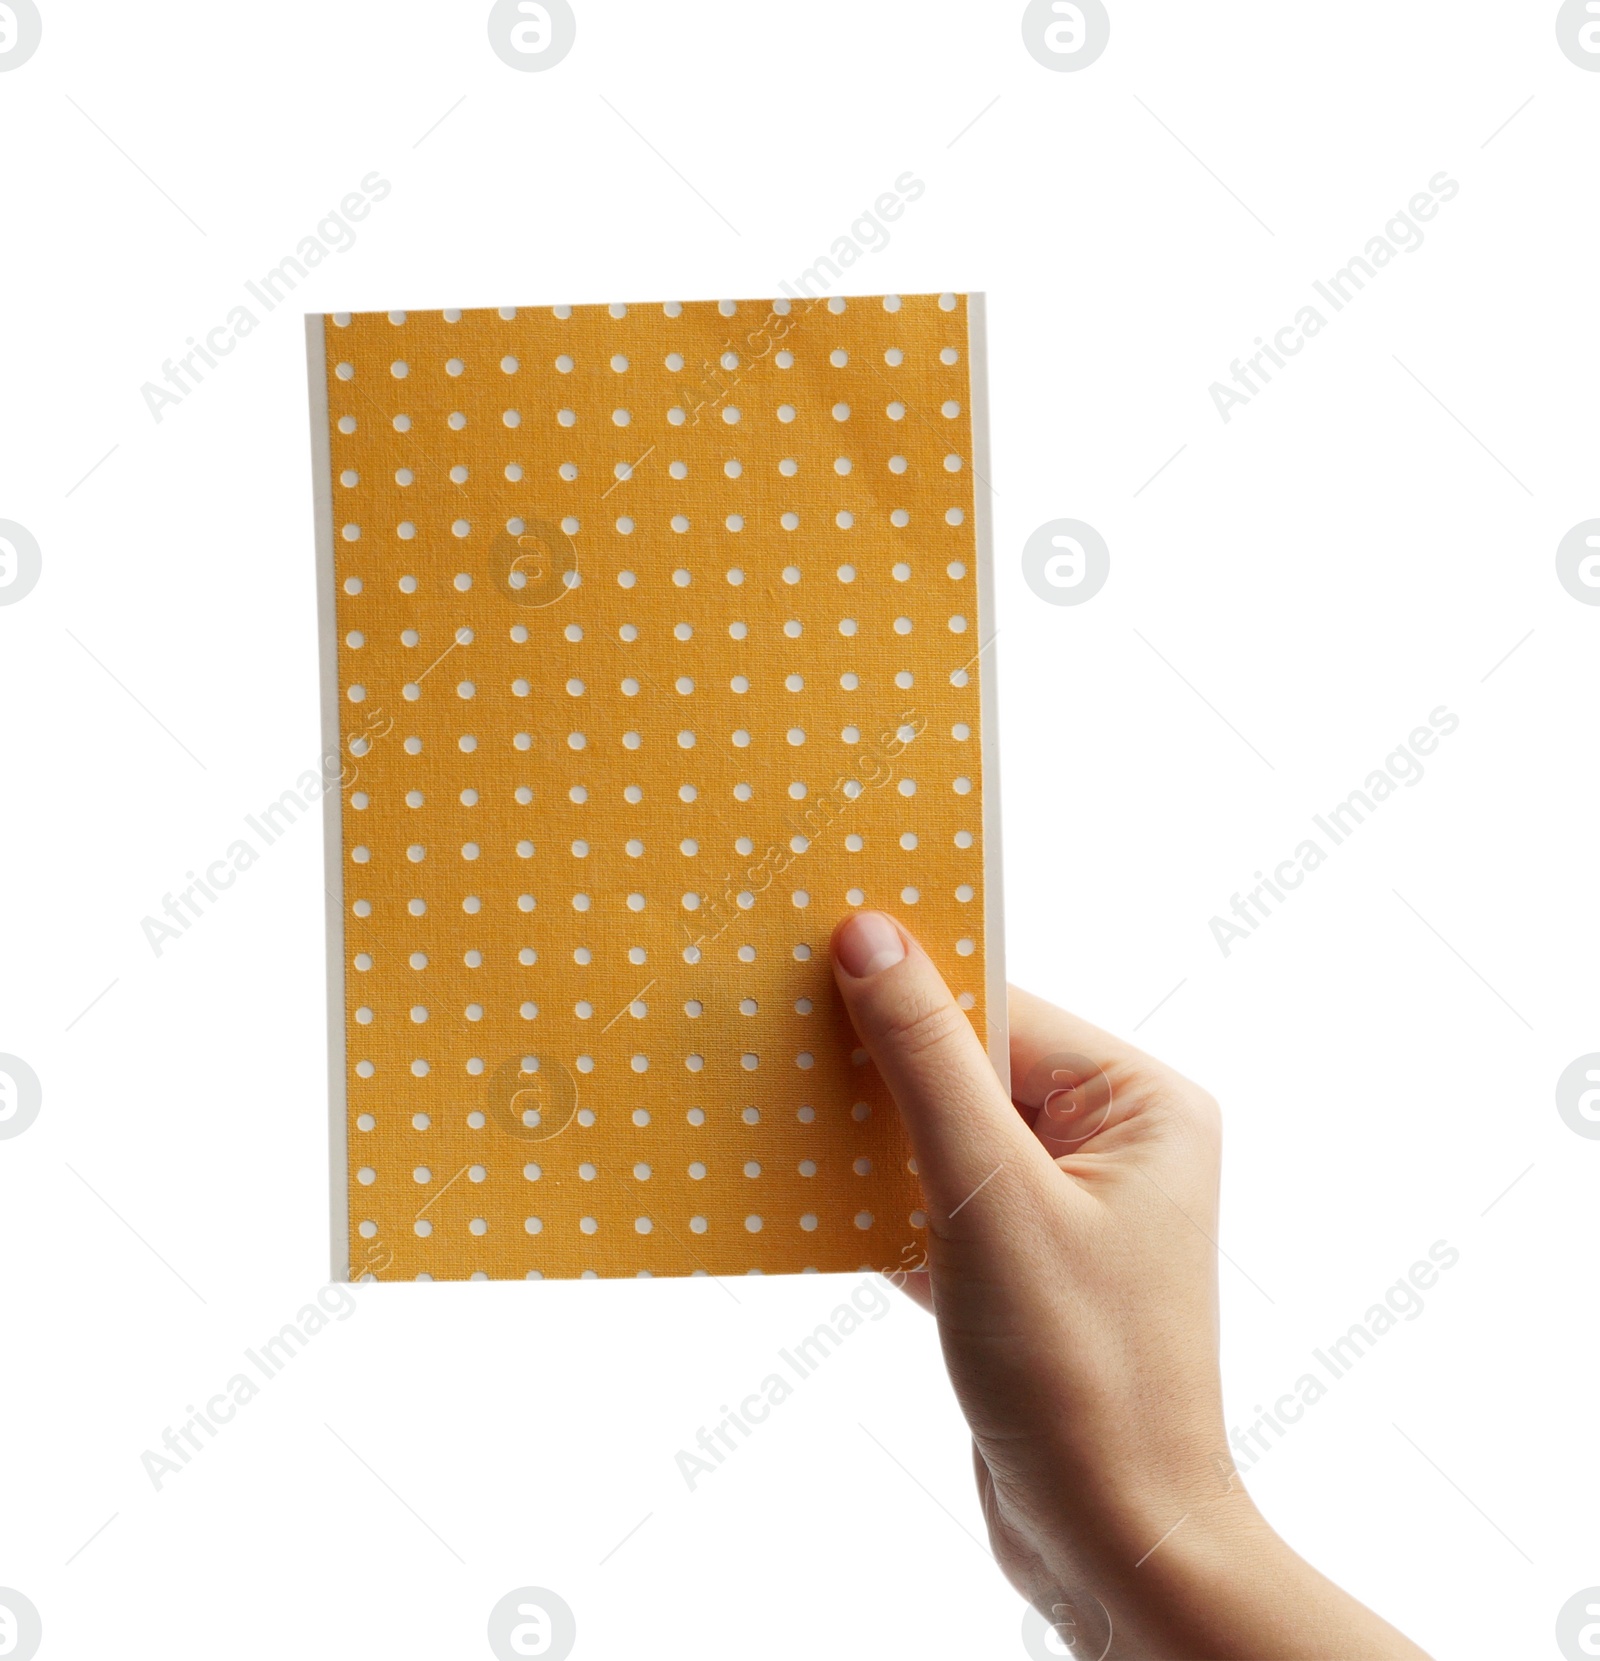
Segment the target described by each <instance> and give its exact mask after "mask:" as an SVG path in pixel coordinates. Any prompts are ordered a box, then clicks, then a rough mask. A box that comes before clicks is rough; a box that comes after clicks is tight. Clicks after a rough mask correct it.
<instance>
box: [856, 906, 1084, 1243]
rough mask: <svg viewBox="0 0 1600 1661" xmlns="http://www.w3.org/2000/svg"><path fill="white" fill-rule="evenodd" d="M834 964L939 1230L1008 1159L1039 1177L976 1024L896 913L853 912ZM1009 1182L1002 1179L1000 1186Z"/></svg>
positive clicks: (1038, 1158)
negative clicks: (890, 1098)
mask: <svg viewBox="0 0 1600 1661" xmlns="http://www.w3.org/2000/svg"><path fill="white" fill-rule="evenodd" d="M832 952H833V972H834V979H835V980H836V982H837V983H838V986H839V992H840V995H841V996H842V998H843V999H844V1004H845V1007H846V1009H848V1011H849V1012H850V1019H851V1020H852V1021H853V1022H854V1024H855V1029H856V1032H857V1033H858V1034H859V1035H860V1038H861V1042H862V1043H863V1044H864V1045H865V1046H866V1049H867V1053H868V1054H869V1055H870V1056H871V1057H872V1060H873V1062H874V1063H875V1064H876V1066H877V1069H878V1072H879V1074H880V1075H881V1076H882V1078H883V1081H884V1083H885V1084H887V1085H888V1087H889V1092H890V1094H891V1095H892V1096H893V1097H894V1099H895V1103H896V1105H897V1106H898V1107H899V1109H900V1114H901V1117H902V1119H903V1120H904V1121H905V1125H906V1129H907V1131H908V1132H909V1134H910V1137H911V1142H912V1146H913V1147H914V1149H915V1150H916V1156H917V1172H918V1175H919V1177H920V1178H921V1181H922V1187H923V1192H924V1194H925V1195H926V1196H927V1200H928V1206H929V1221H930V1224H931V1225H932V1226H933V1227H934V1230H935V1232H936V1233H945V1232H947V1229H946V1227H945V1225H947V1224H949V1223H950V1222H952V1221H953V1220H954V1219H956V1218H957V1217H962V1216H967V1217H969V1220H975V1219H976V1217H977V1216H978V1215H980V1214H981V1213H982V1212H983V1210H984V1209H986V1208H983V1207H979V1208H978V1210H977V1211H975V1212H971V1213H969V1211H968V1207H969V1202H972V1201H974V1200H975V1198H976V1196H977V1195H978V1194H979V1193H980V1191H982V1190H983V1189H985V1188H986V1187H988V1186H989V1185H991V1184H993V1183H994V1182H995V1181H996V1179H997V1177H998V1176H999V1174H1000V1173H1001V1172H1002V1171H1003V1170H1004V1168H1005V1167H1007V1166H1008V1165H1009V1166H1011V1167H1012V1169H1013V1172H1014V1173H1015V1174H1021V1175H1026V1174H1029V1173H1031V1174H1032V1176H1033V1178H1034V1179H1035V1180H1037V1178H1038V1175H1039V1172H1040V1168H1041V1165H1042V1167H1043V1170H1044V1171H1046V1172H1049V1174H1050V1175H1051V1176H1052V1177H1055V1176H1057V1173H1056V1172H1055V1171H1054V1170H1053V1168H1052V1167H1051V1166H1050V1165H1049V1162H1048V1161H1045V1160H1043V1158H1042V1154H1041V1151H1040V1148H1039V1144H1038V1142H1037V1141H1036V1140H1035V1139H1034V1137H1033V1135H1032V1134H1031V1133H1030V1132H1029V1130H1028V1128H1027V1126H1026V1125H1024V1124H1023V1123H1022V1121H1021V1120H1020V1119H1019V1118H1018V1117H1017V1113H1016V1110H1015V1109H1014V1108H1013V1107H1012V1105H1011V1103H1010V1101H1009V1100H1008V1099H1007V1097H1006V1093H1005V1091H1004V1090H1003V1089H1002V1088H1001V1085H1000V1081H999V1079H998V1078H996V1077H995V1073H994V1069H993V1068H992V1067H991V1066H990V1065H989V1058H988V1056H987V1055H985V1054H984V1050H983V1045H982V1044H981V1043H980V1042H979V1040H978V1035H977V1034H976V1033H975V1032H974V1031H973V1029H972V1023H971V1022H970V1021H968V1019H967V1017H966V1015H965V1014H964V1013H963V1012H962V1011H961V1009H960V1008H959V1007H958V1006H957V1004H956V1001H955V999H954V998H952V997H951V995H950V990H949V988H948V987H947V986H946V985H945V983H944V980H943V977H942V976H941V975H940V973H939V971H938V969H937V968H936V967H935V966H934V964H933V962H932V960H931V959H930V958H929V957H928V955H927V953H926V952H924V951H923V950H922V948H921V947H920V946H919V945H918V944H917V942H916V941H915V940H914V939H913V938H912V936H911V935H910V934H909V933H908V932H907V931H906V930H905V929H904V928H902V927H901V926H900V924H898V923H897V922H896V921H895V920H894V919H893V918H892V917H888V916H885V915H884V913H882V912H879V911H865V912H856V913H854V914H853V915H852V916H850V917H848V918H846V919H845V921H844V922H843V923H841V924H840V926H839V927H838V928H837V929H836V930H835V931H834V936H833V942H832ZM1004 1186H1005V1185H1002V1187H1004Z"/></svg>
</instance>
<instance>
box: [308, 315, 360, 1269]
mask: <svg viewBox="0 0 1600 1661" xmlns="http://www.w3.org/2000/svg"><path fill="white" fill-rule="evenodd" d="M326 328H327V325H326V322H325V321H324V319H323V318H321V317H320V316H316V315H314V314H313V315H308V316H307V318H306V374H307V376H308V377H309V379H310V383H311V385H310V391H311V479H312V490H313V493H314V498H315V499H314V502H313V513H314V518H315V523H316V539H317V661H318V664H319V666H320V669H321V680H322V776H323V780H324V789H323V792H322V853H323V890H324V892H325V894H326V895H327V927H326V930H325V933H326V936H327V955H328V1228H329V1233H330V1237H331V1238H330V1261H331V1271H330V1272H331V1275H332V1278H333V1279H334V1280H335V1281H347V1280H349V1278H350V1149H349V1145H348V1143H349V1122H348V1113H347V1102H346V1098H345V1066H346V1060H345V1031H344V829H343V826H342V825H341V823H340V812H341V809H342V808H343V806H344V749H343V745H342V741H341V739H340V735H339V618H338V597H337V586H336V585H337V578H336V575H335V572H334V561H333V454H332V451H331V450H330V448H329V441H328V372H327V347H326V342H325V340H324V335H325V333H326ZM330 774H332V778H333V782H332V783H331V784H329V783H328V782H327V781H328V778H329V775H330Z"/></svg>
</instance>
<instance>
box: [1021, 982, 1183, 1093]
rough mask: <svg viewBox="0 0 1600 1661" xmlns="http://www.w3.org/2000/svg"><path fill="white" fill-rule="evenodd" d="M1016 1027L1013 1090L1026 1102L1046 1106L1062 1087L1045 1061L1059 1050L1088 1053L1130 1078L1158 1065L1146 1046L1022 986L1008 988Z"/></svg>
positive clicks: (1101, 1064)
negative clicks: (1137, 1044) (1049, 1097)
mask: <svg viewBox="0 0 1600 1661" xmlns="http://www.w3.org/2000/svg"><path fill="white" fill-rule="evenodd" d="M1006 990H1007V993H1008V996H1007V999H1006V1009H1007V1014H1008V1016H1009V1021H1010V1029H1011V1094H1012V1097H1013V1098H1014V1099H1015V1100H1016V1101H1017V1103H1018V1104H1019V1105H1021V1106H1024V1107H1029V1108H1038V1107H1041V1106H1043V1104H1044V1099H1045V1097H1046V1096H1047V1095H1048V1094H1049V1093H1050V1092H1051V1090H1052V1089H1054V1088H1056V1087H1057V1081H1055V1080H1053V1079H1052V1078H1051V1076H1050V1075H1051V1072H1052V1071H1053V1069H1051V1068H1049V1067H1046V1066H1044V1065H1043V1064H1044V1063H1045V1062H1046V1061H1047V1060H1048V1059H1049V1058H1050V1057H1052V1056H1054V1055H1058V1054H1067V1055H1080V1056H1084V1057H1087V1059H1088V1060H1089V1061H1090V1062H1092V1063H1093V1064H1094V1065H1095V1066H1097V1067H1100V1068H1102V1069H1104V1070H1105V1071H1106V1072H1107V1073H1111V1074H1120V1075H1122V1076H1124V1077H1126V1076H1130V1075H1132V1074H1133V1073H1136V1072H1138V1071H1141V1070H1143V1069H1145V1068H1152V1067H1155V1066H1157V1065H1158V1063H1156V1062H1155V1061H1154V1060H1153V1059H1152V1058H1151V1057H1150V1056H1148V1055H1146V1054H1145V1053H1144V1051H1143V1050H1141V1049H1138V1048H1137V1047H1136V1046H1135V1045H1132V1044H1129V1043H1127V1042H1125V1041H1124V1040H1123V1039H1121V1038H1118V1037H1116V1036H1115V1035H1114V1034H1112V1033H1109V1032H1105V1031H1103V1030H1102V1029H1101V1028H1100V1027H1097V1026H1095V1025H1094V1024H1093V1023H1092V1022H1089V1021H1085V1020H1083V1019H1082V1018H1081V1017H1079V1016H1077V1015H1074V1014H1072V1013H1071V1012H1070V1011H1068V1010H1065V1009H1058V1008H1057V1007H1056V1006H1055V1005H1054V1004H1052V1003H1046V1002H1045V1000H1044V999H1043V998H1039V997H1035V996H1034V994H1033V993H1032V992H1024V991H1023V990H1022V988H1021V987H1020V986H1012V987H1008V988H1007V989H1006Z"/></svg>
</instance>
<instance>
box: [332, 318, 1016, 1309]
mask: <svg viewBox="0 0 1600 1661" xmlns="http://www.w3.org/2000/svg"><path fill="white" fill-rule="evenodd" d="M307 329H308V343H309V355H310V365H311V388H312V405H313V450H314V455H315V460H316V470H317V478H316V491H317V524H318V545H319V572H320V583H321V606H322V613H321V614H322V630H323V642H322V646H323V678H324V713H325V735H324V736H325V740H326V742H327V745H328V747H329V750H330V753H336V754H337V755H338V757H339V758H340V762H341V764H342V766H343V778H342V789H336V790H334V791H331V792H330V793H329V795H328V797H327V798H326V802H327V814H328V818H327V826H326V838H327V848H328V890H329V969H330V1027H331V1036H330V1050H331V1055H330V1075H331V1083H332V1092H331V1093H332V1112H333V1121H332V1126H331V1142H332V1155H333V1157H332V1165H333V1184H334V1197H333V1210H334V1236H335V1238H334V1266H335V1273H336V1276H338V1277H345V1276H349V1277H350V1278H360V1277H362V1276H365V1275H371V1276H374V1277H376V1278H379V1279H415V1278H422V1279H426V1278H432V1279H461V1278H469V1277H474V1276H476V1277H489V1278H509V1277H515V1278H523V1277H528V1278H540V1277H544V1276H565V1277H572V1276H594V1275H600V1276H611V1275H629V1276H633V1275H663V1274H665V1275H672V1274H679V1275H681V1274H705V1273H710V1274H717V1275H724V1274H747V1273H757V1272H760V1273H785V1272H800V1271H806V1270H813V1271H830V1270H844V1269H858V1268H876V1269H892V1268H894V1267H896V1266H897V1265H902V1264H904V1263H906V1262H907V1261H909V1260H911V1259H912V1258H914V1257H916V1256H918V1255H920V1251H921V1241H922V1239H923V1237H924V1231H925V1228H926V1217H925V1215H924V1213H923V1211H922V1209H921V1205H922V1202H921V1199H920V1195H919V1192H918V1187H917V1182H916V1176H915V1172H914V1170H913V1169H912V1168H911V1162H910V1160H909V1157H908V1149H907V1147H906V1145H905V1141H904V1138H903V1135H902V1132H901V1130H900V1126H899V1123H898V1119H897V1116H896V1113H895V1110H894V1107H893V1104H892V1102H891V1101H890V1100H889V1098H888V1096H887V1093H886V1092H885V1090H884V1089H883V1086H882V1085H881V1083H880V1082H879V1080H878V1079H877V1076H876V1074H875V1072H874V1070H873V1069H872V1067H871V1066H870V1065H869V1064H867V1063H866V1060H865V1057H864V1055H863V1054H862V1053H861V1052H860V1050H859V1049H858V1048H857V1046H856V1043H855V1040H854V1036H853V1034H852V1032H851V1030H850V1026H849V1022H848V1020H847V1018H846V1017H845V1015H844V1013H843V1010H842V1009H841V1008H840V1006H839V1004H838V1000H837V997H836V995H835V992H834V989H833V984H832V979H831V975H830V972H829V968H828V962H827V950H826V948H827V940H828V935H829V933H830V931H831V929H832V928H833V926H834V925H835V924H836V923H837V922H838V920H839V919H840V918H841V917H842V916H843V915H845V914H846V913H847V912H848V911H849V910H850V909H851V908H852V907H856V906H873V907H879V908H881V909H884V910H888V911H891V912H893V913H895V914H896V915H898V916H900V917H901V918H903V919H904V921H905V922H906V924H907V925H908V926H909V927H910V928H912V929H913V930H914V931H915V932H916V934H917V935H918V937H919V939H921V940H922V942H923V943H924V945H925V946H926V947H927V949H928V951H929V952H930V953H931V955H932V956H933V957H934V959H935V961H936V962H938V964H939V966H940V967H941V969H942V970H943V971H944V973H945V975H946V978H947V979H948V981H949V983H950V985H951V987H952V989H953V990H955V991H956V992H957V993H958V995H959V997H960V1001H961V1003H962V1005H963V1007H964V1008H966V1009H967V1010H968V1011H969V1012H970V1014H971V1018H972V1020H973V1021H974V1023H975V1024H976V1025H977V1027H978V1030H979V1031H980V1032H981V1033H983V1034H985V1036H986V1040H987V1042H988V1045H989V1049H990V1053H991V1056H992V1057H993V1058H994V1060H995V1064H996V1066H997V1068H998V1069H999V1070H1000V1071H1001V1073H1002V1076H1004V1068H1005V1027H1004V1013H1005V1010H1004V970H1003V951H1002V945H1001V936H1000V882H999V839H998V818H997V800H998V796H997V778H996V760H995V753H994V745H993V719H994V690H993V658H994V653H993V651H992V649H990V643H991V641H992V637H993V633H994V623H993V615H992V613H993V606H992V598H991V582H992V573H991V569H990V550H989V535H988V509H987V489H986V480H985V477H984V475H986V473H987V455H986V434H985V430H984V428H985V411H984V407H983V397H984V384H983V339H982V305H981V297H976V296H973V297H968V296H961V295H948V294H947V295H932V294H929V295H907V296H904V297H899V296H870V297H862V296H851V297H849V298H848V299H845V298H840V297H834V298H832V299H826V300H823V299H818V300H798V299H797V300H794V301H790V300H777V301H749V300H746V301H739V302H733V301H720V302H718V301H706V302H698V303H684V304H681V305H680V304H676V303H671V304H667V305H661V304H649V305H640V304H629V305H611V306H605V305H594V306H555V307H551V306H541V307H522V308H511V307H506V308H501V309H499V310H478V311H458V310H447V311H444V312H426V313H423V312H410V313H402V312H390V313H381V312H380V313H366V314H355V315H350V314H335V315H333V316H330V317H312V318H308V319H307ZM975 486H976V488H975Z"/></svg>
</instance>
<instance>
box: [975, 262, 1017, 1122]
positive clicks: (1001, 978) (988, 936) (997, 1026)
mask: <svg viewBox="0 0 1600 1661" xmlns="http://www.w3.org/2000/svg"><path fill="white" fill-rule="evenodd" d="M986 300H987V296H986V295H983V294H969V295H968V296H967V353H968V370H969V373H968V376H967V380H968V384H969V386H970V388H971V397H972V528H973V532H974V542H975V543H976V546H977V555H978V573H977V578H978V652H979V655H978V698H979V702H980V705H981V714H980V721H981V727H980V732H981V736H982V740H983V951H984V1007H985V1009H986V1011H987V1013H988V1028H989V1030H988V1033H987V1037H986V1041H987V1045H988V1050H989V1060H990V1063H991V1064H992V1065H993V1067H994V1070H995V1072H996V1073H998V1074H999V1076H1000V1082H1001V1084H1003V1085H1004V1086H1005V1087H1006V1090H1007V1092H1008V1093H1009V1092H1010V1089H1011V1030H1010V1023H1009V1021H1008V1020H1007V1018H1006V914H1005V883H1004V880H1003V877H1002V874H1001V866H1002V860H1001V842H1000V690H999V680H1000V676H999V669H998V666H997V662H996V658H997V655H998V654H997V653H996V650H995V638H996V636H997V635H998V633H999V622H998V620H997V619H996V617H995V609H994V506H993V501H992V499H991V496H992V492H991V487H990V484H989V476H990V460H989V336H988V314H987V308H986V305H985V301H986Z"/></svg>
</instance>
